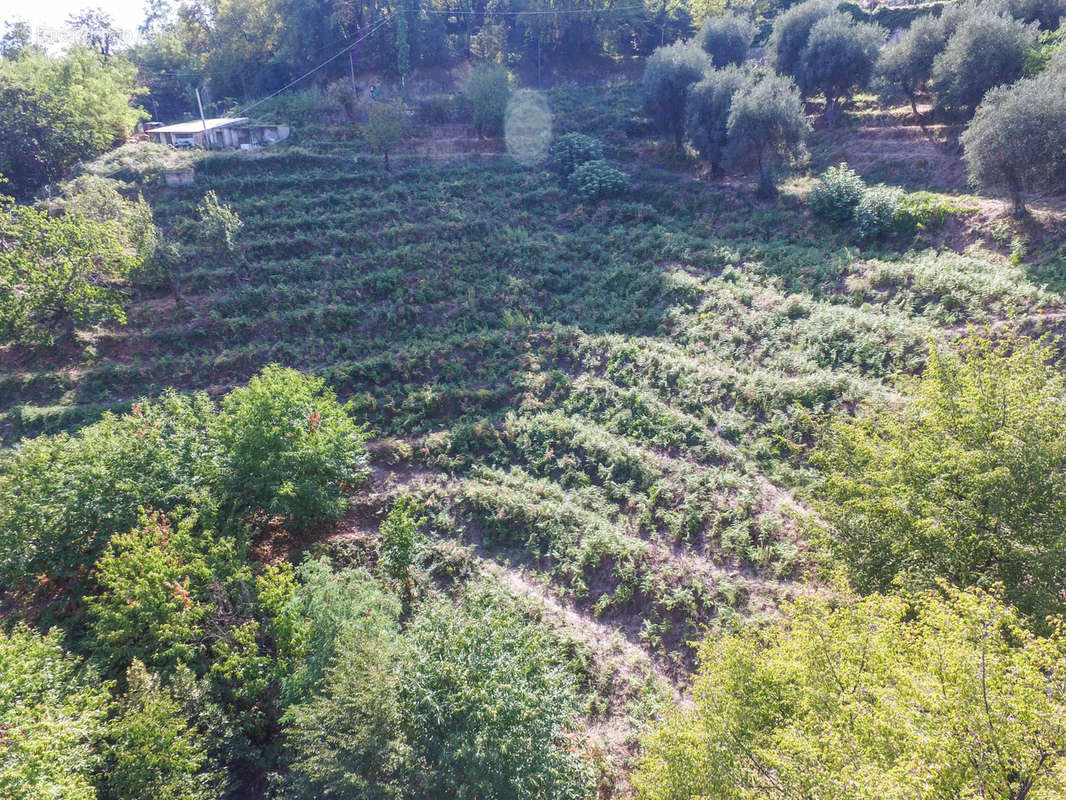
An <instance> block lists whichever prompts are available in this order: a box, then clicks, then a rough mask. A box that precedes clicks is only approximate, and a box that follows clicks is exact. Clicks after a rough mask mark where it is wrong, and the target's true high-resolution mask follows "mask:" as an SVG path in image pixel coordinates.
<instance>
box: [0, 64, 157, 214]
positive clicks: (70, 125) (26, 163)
mask: <svg viewBox="0 0 1066 800" xmlns="http://www.w3.org/2000/svg"><path fill="white" fill-rule="evenodd" d="M144 91H145V90H144V89H143V88H141V87H140V86H139V84H138V82H137V70H136V68H135V67H134V66H133V65H132V64H131V63H130V62H129V60H128V59H126V58H125V57H123V56H114V57H111V58H106V59H105V58H103V57H102V56H100V55H99V54H97V53H95V52H93V51H92V50H89V49H88V48H86V47H82V46H75V47H72V48H70V50H69V51H68V52H67V53H66V54H65V55H64V56H62V57H53V56H49V55H47V54H45V53H43V52H40V51H37V50H33V51H29V52H24V53H22V54H21V55H20V57H19V58H17V59H13V60H3V61H0V97H2V98H3V102H0V122H2V123H3V124H2V125H0V171H2V172H3V174H4V175H6V176H7V177H8V178H9V179H10V180H11V181H12V185H13V187H14V191H15V194H16V196H18V197H20V198H21V197H26V196H28V195H29V194H31V193H32V192H34V191H35V190H37V189H38V188H40V187H41V186H43V185H44V184H45V183H48V182H49V181H55V180H58V179H60V178H63V177H66V176H67V174H68V172H69V170H70V169H71V168H72V167H73V166H74V165H75V164H76V163H77V162H78V161H80V160H82V159H85V158H88V157H90V156H92V155H94V154H96V153H100V152H103V151H104V150H106V149H107V148H108V147H111V146H113V145H115V144H118V143H120V142H122V141H124V140H125V139H126V138H127V137H128V136H129V134H130V133H131V132H132V130H133V126H134V125H136V123H137V122H138V121H139V120H141V119H145V118H147V114H146V113H145V112H143V111H142V110H140V109H136V108H132V107H131V106H130V100H131V99H132V98H135V97H137V96H139V95H141V94H143V93H144Z"/></svg>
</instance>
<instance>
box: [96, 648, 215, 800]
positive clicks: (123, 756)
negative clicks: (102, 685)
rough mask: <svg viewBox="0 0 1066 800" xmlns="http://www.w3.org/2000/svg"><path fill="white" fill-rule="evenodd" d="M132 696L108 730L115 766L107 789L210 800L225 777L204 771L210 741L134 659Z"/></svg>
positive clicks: (169, 799)
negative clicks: (193, 726) (203, 738)
mask: <svg viewBox="0 0 1066 800" xmlns="http://www.w3.org/2000/svg"><path fill="white" fill-rule="evenodd" d="M126 686H127V688H126V692H125V694H124V695H123V696H122V697H121V698H120V700H119V701H118V703H117V712H118V713H117V715H116V716H115V718H114V719H113V720H112V721H111V723H110V725H109V726H108V734H109V735H108V744H109V751H110V755H111V763H110V764H109V769H108V770H107V774H106V785H107V790H108V794H109V796H111V797H116V798H118V797H121V798H127V797H129V798H133V797H145V798H147V797H151V798H153V800H209V799H210V798H214V797H218V796H219V794H220V790H221V787H222V785H223V784H224V778H223V777H222V776H219V775H216V774H212V773H211V772H209V771H206V770H205V769H204V768H205V766H207V764H208V759H207V751H206V748H205V744H206V743H205V742H204V741H202V739H201V738H200V736H199V735H198V733H197V731H196V730H195V729H193V728H192V727H191V726H190V724H189V720H188V719H186V718H185V716H184V714H183V713H182V708H181V706H180V704H179V703H178V702H177V701H176V700H175V699H174V698H173V697H171V696H170V693H169V692H168V691H167V689H166V688H165V687H163V686H162V685H161V682H160V680H159V677H158V676H157V675H153V674H151V673H149V672H148V671H147V670H146V669H145V667H144V664H142V663H141V662H140V661H134V662H133V664H132V665H131V666H130V668H129V670H127V672H126Z"/></svg>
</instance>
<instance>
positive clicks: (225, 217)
mask: <svg viewBox="0 0 1066 800" xmlns="http://www.w3.org/2000/svg"><path fill="white" fill-rule="evenodd" d="M196 212H197V214H198V215H199V218H200V219H199V222H200V229H199V237H198V238H199V239H200V241H201V242H203V244H204V245H205V246H206V247H208V248H209V249H210V251H211V252H212V253H213V254H214V255H215V256H217V257H219V258H233V257H235V256H236V255H237V252H238V244H237V236H238V235H239V234H240V232H241V228H243V227H244V223H243V222H242V221H241V218H240V216H238V215H237V212H236V211H234V210H233V208H232V207H231V206H228V205H226V204H224V203H222V202H220V201H219V199H218V195H216V194H215V192H214V190H212V191H209V192H208V193H207V194H205V195H204V197H203V199H202V200H201V201H200V204H199V205H198V206H197V207H196Z"/></svg>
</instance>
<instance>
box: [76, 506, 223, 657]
mask: <svg viewBox="0 0 1066 800" xmlns="http://www.w3.org/2000/svg"><path fill="white" fill-rule="evenodd" d="M194 536H200V537H206V536H210V534H209V533H207V534H205V533H204V532H203V531H197V530H196V526H195V525H194V524H193V521H192V520H188V521H186V520H183V521H181V522H179V523H178V525H177V527H176V529H175V527H174V526H173V525H172V524H171V523H170V521H169V520H168V519H167V518H166V517H164V516H163V515H162V514H159V513H158V512H156V513H155V514H153V515H151V516H148V517H144V518H143V519H141V520H140V522H139V523H138V525H137V527H136V528H134V529H133V530H132V531H130V532H129V533H124V534H119V535H117V536H115V537H113V538H112V539H111V541H110V543H109V544H108V547H107V549H106V550H105V551H104V554H103V555H102V556H101V557H100V559H99V561H97V563H96V575H95V579H96V583H97V585H98V586H99V594H96V595H92V596H90V597H88V598H86V602H87V610H88V613H89V618H90V619H91V620H92V623H93V624H92V628H91V631H90V640H91V642H92V644H91V647H92V649H93V651H94V653H95V654H96V656H97V659H98V660H99V661H100V662H101V663H102V664H104V665H106V666H107V668H108V671H109V672H110V673H112V674H113V673H115V672H116V671H119V670H122V669H125V667H126V665H128V664H131V663H133V662H134V661H137V662H138V663H141V662H147V663H148V664H149V666H151V667H153V668H154V669H171V670H172V669H173V668H174V667H176V666H177V665H178V664H187V663H190V662H192V661H194V659H195V658H196V656H197V650H198V649H199V648H200V647H201V644H202V639H203V637H204V634H205V617H206V616H207V615H208V613H209V612H210V606H209V605H208V604H207V603H205V602H204V598H203V597H202V594H203V593H204V591H205V589H206V587H207V585H208V584H209V583H210V581H211V578H212V574H211V570H210V568H209V567H208V565H207V564H206V563H205V562H204V559H203V557H202V555H200V554H199V553H197V552H196V550H195V549H194V547H193V546H192V545H193V537H194ZM142 670H143V666H142Z"/></svg>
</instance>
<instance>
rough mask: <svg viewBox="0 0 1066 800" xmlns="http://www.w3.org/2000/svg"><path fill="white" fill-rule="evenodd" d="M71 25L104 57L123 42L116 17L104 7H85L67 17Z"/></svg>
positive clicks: (86, 42)
mask: <svg viewBox="0 0 1066 800" xmlns="http://www.w3.org/2000/svg"><path fill="white" fill-rule="evenodd" d="M67 25H69V26H70V27H71V28H72V29H73V30H74V32H75V33H76V34H77V35H78V37H79V38H80V39H81V40H82V42H83V43H84V44H85V45H86V46H87V47H88V48H89V49H90V50H94V51H96V52H97V53H99V54H100V55H102V56H103V57H104V58H107V57H108V56H110V55H111V53H112V51H113V50H114V49H115V48H116V47H118V46H119V45H120V44H121V43H122V33H121V31H119V29H118V25H116V24H115V18H114V17H112V16H111V15H110V14H108V13H107V12H106V11H104V9H102V8H100V7H97V8H84V9H82V10H81V11H79V12H77V13H75V14H71V15H70V16H69V17H67Z"/></svg>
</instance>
